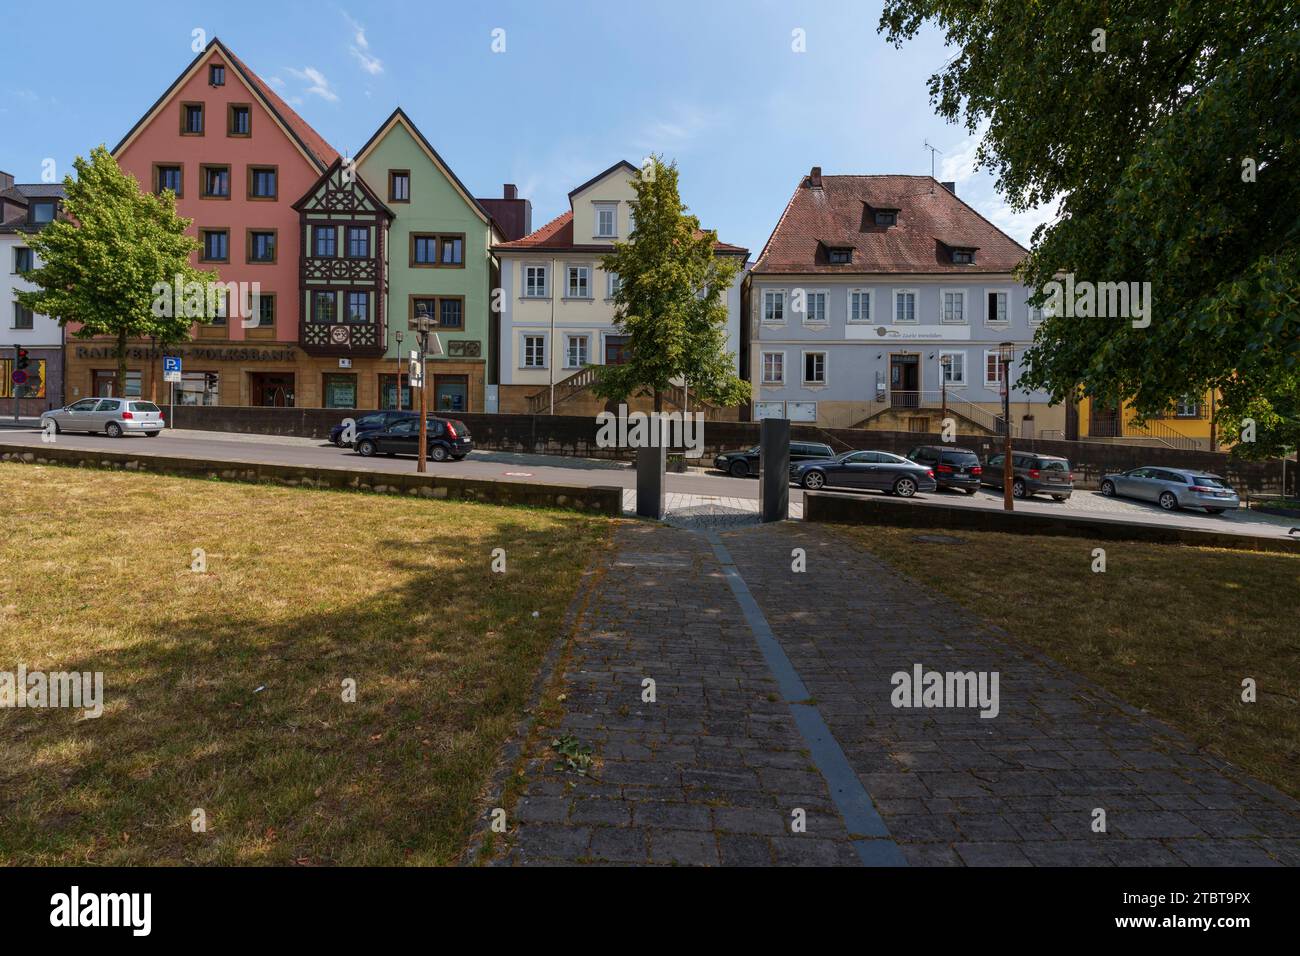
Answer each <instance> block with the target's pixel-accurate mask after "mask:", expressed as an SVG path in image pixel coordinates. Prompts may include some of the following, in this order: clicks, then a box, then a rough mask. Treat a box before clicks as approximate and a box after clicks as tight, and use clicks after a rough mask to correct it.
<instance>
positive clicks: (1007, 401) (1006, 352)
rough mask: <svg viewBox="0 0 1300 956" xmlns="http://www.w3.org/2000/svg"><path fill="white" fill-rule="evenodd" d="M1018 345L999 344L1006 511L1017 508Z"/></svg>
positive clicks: (1003, 491) (1003, 489)
mask: <svg viewBox="0 0 1300 956" xmlns="http://www.w3.org/2000/svg"><path fill="white" fill-rule="evenodd" d="M1015 354H1016V346H1015V343H1013V342H1003V343H1002V344H1000V345H999V346H998V361H999V362H1000V363H1001V364H1002V433H1003V436H1004V440H1003V443H1002V507H1003V509H1004V510H1006V511H1012V510H1014V509H1015V504H1014V500H1013V497H1012V494H1011V360H1012V358H1014V357H1015Z"/></svg>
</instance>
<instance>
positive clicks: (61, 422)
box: [41, 398, 164, 438]
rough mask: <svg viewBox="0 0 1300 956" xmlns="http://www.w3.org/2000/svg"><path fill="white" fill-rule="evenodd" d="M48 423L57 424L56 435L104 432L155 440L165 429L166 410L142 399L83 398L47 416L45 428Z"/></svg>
mask: <svg viewBox="0 0 1300 956" xmlns="http://www.w3.org/2000/svg"><path fill="white" fill-rule="evenodd" d="M46 422H54V430H55V431H56V432H103V433H104V434H105V435H107V436H108V437H109V438H121V437H122V436H123V435H127V434H136V435H139V434H144V435H148V436H149V437H150V438H153V437H154V436H156V435H157V434H158V433H159V432H160V431H162V429H163V425H164V422H163V413H162V409H160V408H159V407H158V406H157V405H155V404H154V403H153V402H144V401H141V400H140V399H138V398H83V399H82V400H81V401H79V402H73V403H72V404H71V405H68V406H67V407H65V408H56V409H54V410H52V411H48V412H44V413H43V414H42V415H41V427H42V428H44V427H45V423H46Z"/></svg>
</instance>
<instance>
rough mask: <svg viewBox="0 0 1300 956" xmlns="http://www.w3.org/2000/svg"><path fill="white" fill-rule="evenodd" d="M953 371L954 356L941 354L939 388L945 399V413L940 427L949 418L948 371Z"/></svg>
mask: <svg viewBox="0 0 1300 956" xmlns="http://www.w3.org/2000/svg"><path fill="white" fill-rule="evenodd" d="M951 371H952V356H951V355H940V356H939V388H940V391H941V394H942V395H943V399H942V405H943V413H942V417H941V418H940V419H939V427H940V428H942V427H943V423H944V422H945V421H947V420H948V373H949V372H951Z"/></svg>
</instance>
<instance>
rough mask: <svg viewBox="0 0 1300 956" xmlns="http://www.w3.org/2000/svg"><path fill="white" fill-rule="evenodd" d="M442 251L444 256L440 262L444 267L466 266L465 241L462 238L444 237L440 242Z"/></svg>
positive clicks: (440, 257) (441, 256) (440, 258)
mask: <svg viewBox="0 0 1300 956" xmlns="http://www.w3.org/2000/svg"><path fill="white" fill-rule="evenodd" d="M438 244H439V246H440V247H441V249H442V254H441V255H440V256H439V258H438V261H439V262H441V263H442V264H443V265H444V266H459V265H464V264H465V240H464V238H462V237H461V236H442V237H441V238H440V239H439V240H438Z"/></svg>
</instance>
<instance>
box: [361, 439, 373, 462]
mask: <svg viewBox="0 0 1300 956" xmlns="http://www.w3.org/2000/svg"><path fill="white" fill-rule="evenodd" d="M374 453H375V443H374V442H372V441H371V440H370V439H369V438H366V439H363V440H362V441H359V442H357V454H358V455H360V456H361V457H362V458H369V457H370V456H371V455H373V454H374Z"/></svg>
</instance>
